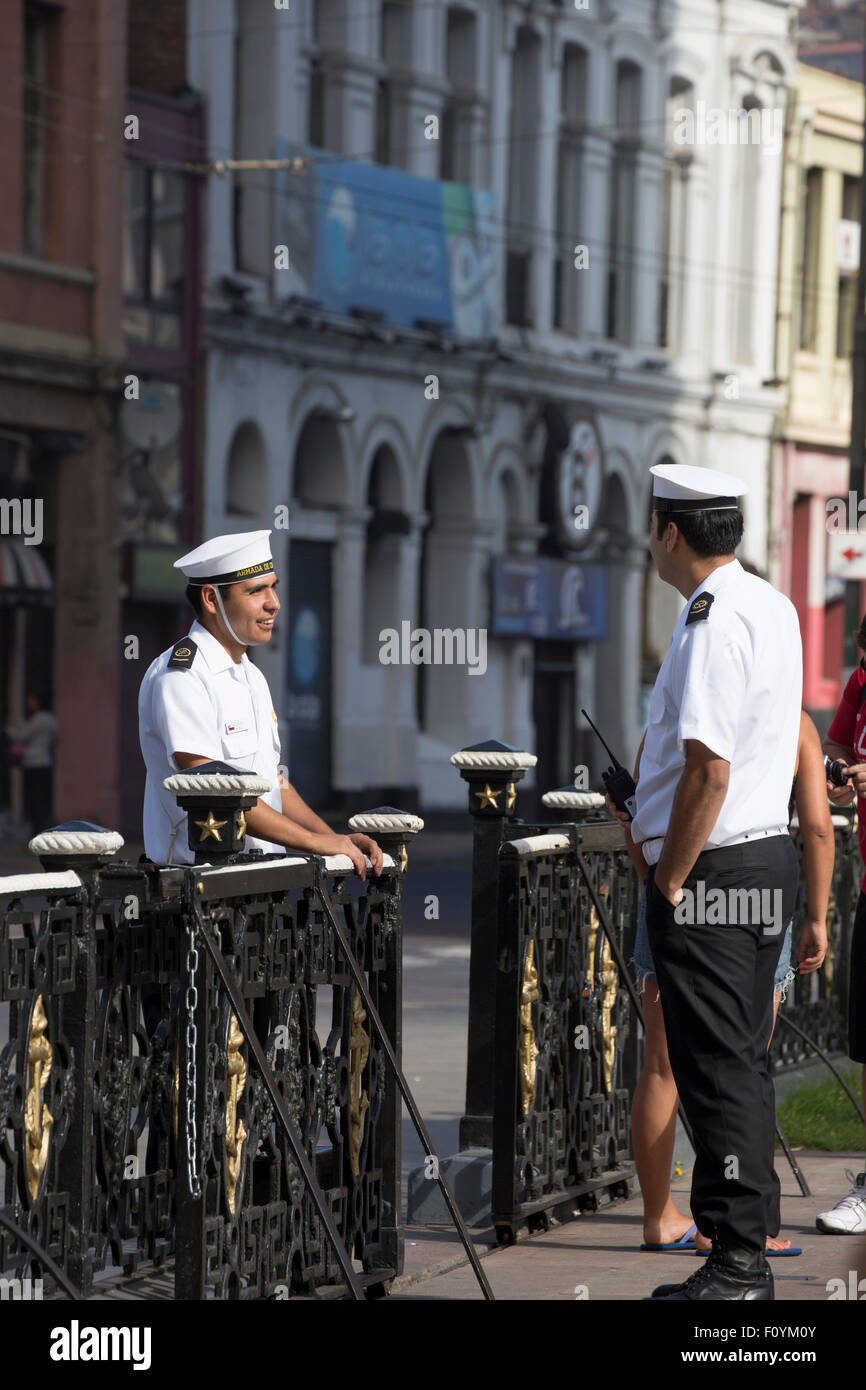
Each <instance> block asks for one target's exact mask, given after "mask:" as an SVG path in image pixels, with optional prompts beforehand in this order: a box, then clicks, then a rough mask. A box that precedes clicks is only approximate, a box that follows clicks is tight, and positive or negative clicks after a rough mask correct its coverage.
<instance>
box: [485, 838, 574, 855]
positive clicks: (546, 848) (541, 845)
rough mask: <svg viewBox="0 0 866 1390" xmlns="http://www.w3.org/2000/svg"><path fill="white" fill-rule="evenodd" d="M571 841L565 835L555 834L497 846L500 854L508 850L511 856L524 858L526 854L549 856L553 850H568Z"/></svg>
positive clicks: (504, 842)
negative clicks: (517, 855) (515, 855)
mask: <svg viewBox="0 0 866 1390" xmlns="http://www.w3.org/2000/svg"><path fill="white" fill-rule="evenodd" d="M570 847H571V840H570V839H569V838H568V836H567V835H563V834H561V833H560V832H557V833H555V834H552V835H529V836H527V837H526V839H524V840H505V841H503V843H502V844H501V845H500V846H499V851H500V854H501V853H504V852H505V850H509V851H510V852H511V853H512V854H519V855H520V856H521V857H525V856H526V855H528V854H550V852H551V850H555V849H570Z"/></svg>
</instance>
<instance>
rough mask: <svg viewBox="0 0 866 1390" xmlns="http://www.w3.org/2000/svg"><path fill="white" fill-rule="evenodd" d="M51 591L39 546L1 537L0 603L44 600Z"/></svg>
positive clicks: (48, 574)
mask: <svg viewBox="0 0 866 1390" xmlns="http://www.w3.org/2000/svg"><path fill="white" fill-rule="evenodd" d="M53 592H54V582H53V580H52V578H51V571H50V570H49V568H48V566H47V565H46V563H45V560H44V559H43V557H42V555H41V554H40V552H39V547H38V546H36V545H25V544H24V541H20V540H14V539H12V538H11V537H6V536H3V537H0V603H3V604H10V603H45V602H48V601H50V599H51V596H52V594H53Z"/></svg>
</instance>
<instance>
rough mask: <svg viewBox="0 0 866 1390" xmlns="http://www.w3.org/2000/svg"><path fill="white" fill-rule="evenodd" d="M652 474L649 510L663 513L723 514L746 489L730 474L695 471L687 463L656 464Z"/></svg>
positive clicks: (730, 508) (711, 470)
mask: <svg viewBox="0 0 866 1390" xmlns="http://www.w3.org/2000/svg"><path fill="white" fill-rule="evenodd" d="M650 473H652V475H653V479H654V482H653V507H654V508H655V510H656V511H657V512H659V513H667V512H727V511H733V510H735V509H736V508H737V507H738V506H739V502H738V500H737V499H738V498H740V497H742V496H743V494H744V493H746V492H748V490H749V488H748V485H747V484H746V483H744V482H743V480H742V478H736V477H734V475H733V473H717V472H716V470H715V469H714V468H695V467H694V466H693V465H692V464H690V463H657V464H655V465H654V466H653V467H652V468H651V469H650Z"/></svg>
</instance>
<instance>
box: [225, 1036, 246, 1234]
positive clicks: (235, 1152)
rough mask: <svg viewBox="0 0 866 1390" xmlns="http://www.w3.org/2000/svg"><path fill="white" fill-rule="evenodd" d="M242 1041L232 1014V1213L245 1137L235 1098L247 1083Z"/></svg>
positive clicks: (229, 1125) (228, 1104)
mask: <svg viewBox="0 0 866 1390" xmlns="http://www.w3.org/2000/svg"><path fill="white" fill-rule="evenodd" d="M243 1041H244V1035H243V1033H242V1032H241V1026H240V1024H239V1023H238V1020H237V1016H236V1015H235V1014H232V1016H231V1018H230V1019H229V1036H228V1049H227V1059H226V1080H227V1082H228V1092H227V1095H226V1197H227V1199H228V1204H229V1211H230V1212H231V1214H232V1216H234V1214H235V1198H236V1195H237V1187H238V1181H239V1179H240V1175H241V1158H242V1157H243V1147H244V1140H245V1139H246V1137H247V1132H246V1130H245V1129H244V1122H243V1120H240V1119H238V1101H239V1100H240V1098H241V1096H242V1095H243V1092H244V1086H245V1085H246V1084H247V1064H246V1062H245V1061H244V1055H243V1053H242V1052H241V1047H242V1045H243Z"/></svg>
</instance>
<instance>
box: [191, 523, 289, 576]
mask: <svg viewBox="0 0 866 1390" xmlns="http://www.w3.org/2000/svg"><path fill="white" fill-rule="evenodd" d="M270 534H271V533H270V531H239V532H238V533H237V534H236V535H233V536H214V538H213V540H212V541H205V542H204V544H203V545H199V546H196V548H195V550H191V551H190V552H189V554H188V555H181V557H180V559H179V560H175V562H174V568H175V569H176V570H181V571H182V572H183V573H184V574H185V575H186V577H187V579H188V580H189V582H190V584H236V583H237V582H238V580H239V579H251V578H252V577H253V576H254V575H257V574H271V573H272V572H273V568H274V562H273V560H272V559H271V543H270V541H269V540H268V537H269V536H270Z"/></svg>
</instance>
